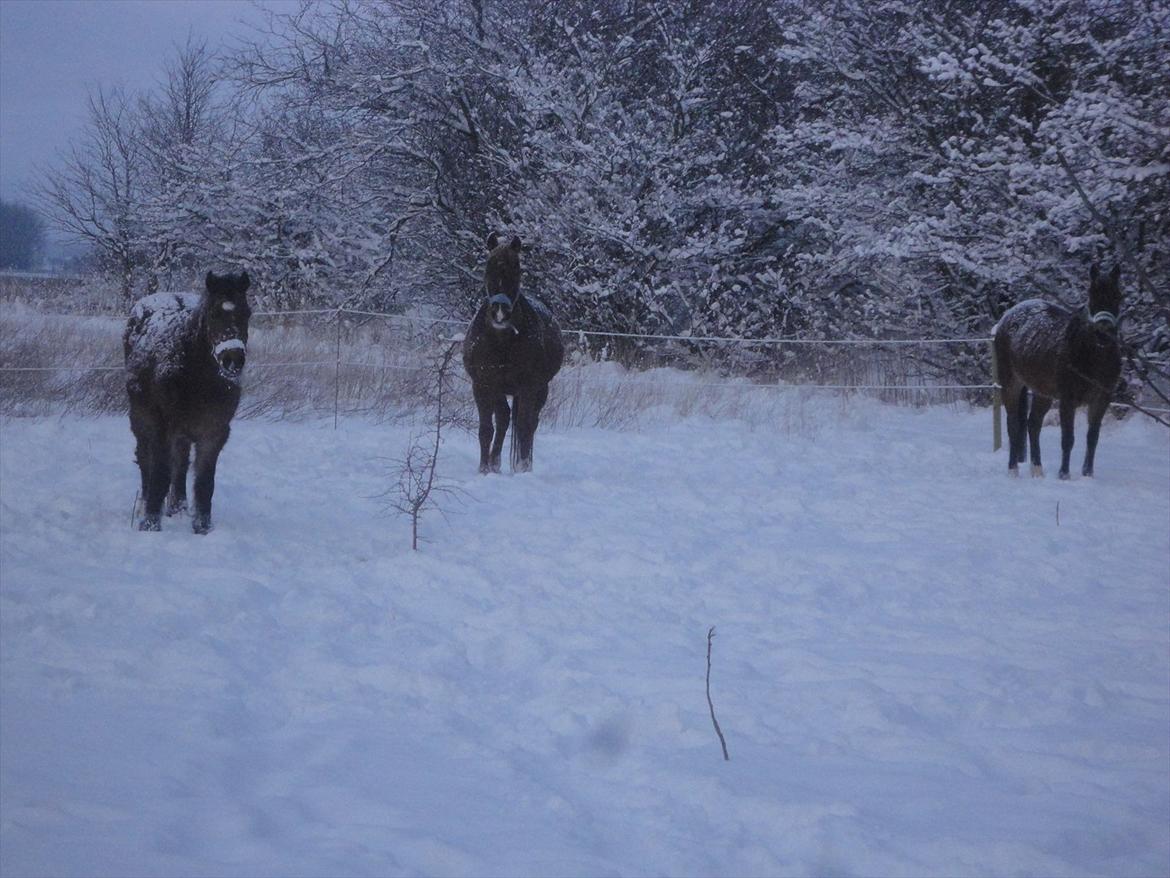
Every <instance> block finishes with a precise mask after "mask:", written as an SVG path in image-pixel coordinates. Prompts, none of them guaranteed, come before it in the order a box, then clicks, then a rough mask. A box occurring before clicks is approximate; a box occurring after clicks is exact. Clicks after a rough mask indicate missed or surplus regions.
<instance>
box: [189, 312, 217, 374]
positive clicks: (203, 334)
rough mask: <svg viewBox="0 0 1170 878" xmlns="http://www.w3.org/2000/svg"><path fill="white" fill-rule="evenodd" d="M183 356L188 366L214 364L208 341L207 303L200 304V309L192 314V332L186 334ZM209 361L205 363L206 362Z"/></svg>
mask: <svg viewBox="0 0 1170 878" xmlns="http://www.w3.org/2000/svg"><path fill="white" fill-rule="evenodd" d="M184 339H185V341H184V351H183V354H184V356H185V358H186V360H187V363H188V365H190V366H192V367H195V368H198V367H200V366H204V365H207V363H212V364H214V361H213V360H212V356H211V345H210V344H209V343H208V341H207V303H206V301H203V302H200V303H199V307H198V308H196V309H195V310H194V311H192V312H191V331H190V332H187V333H185V334H184ZM205 360H206V361H207V363H205V362H204V361H205Z"/></svg>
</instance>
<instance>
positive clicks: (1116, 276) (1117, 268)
mask: <svg viewBox="0 0 1170 878" xmlns="http://www.w3.org/2000/svg"><path fill="white" fill-rule="evenodd" d="M1109 280H1111V281H1113V283H1117V282H1118V281H1119V280H1121V265H1120V264H1116V265H1114V266H1113V271H1111V272H1109Z"/></svg>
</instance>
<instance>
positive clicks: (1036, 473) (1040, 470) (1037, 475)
mask: <svg viewBox="0 0 1170 878" xmlns="http://www.w3.org/2000/svg"><path fill="white" fill-rule="evenodd" d="M1032 478H1034V479H1042V478H1044V467H1042V466H1041V465H1040V464H1038V463H1034V464H1032Z"/></svg>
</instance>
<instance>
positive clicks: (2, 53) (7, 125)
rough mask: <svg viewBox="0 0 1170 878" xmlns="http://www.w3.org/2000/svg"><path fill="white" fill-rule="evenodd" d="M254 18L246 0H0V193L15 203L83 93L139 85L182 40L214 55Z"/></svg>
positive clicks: (63, 143) (72, 120) (57, 149)
mask: <svg viewBox="0 0 1170 878" xmlns="http://www.w3.org/2000/svg"><path fill="white" fill-rule="evenodd" d="M263 5H265V6H270V7H271V6H276V7H281V6H283V7H295V5H296V0H264V3H263ZM262 17H263V16H262V13H261V10H260V9H259V8H258V7H257V5H256V4H253V3H250V2H245V0H0V195H2V196H3V197H4V198H6V199H10V198H16V199H20V200H24V197H23V193H22V190H23V187H25V186H26V185H28V184H29V183H30V182H31V181H32V179H33V178H34V177H35V175H36V166H37V165H38V164H45V163H48V162H51V161H52V160H53V158H54V156H56V155H58V154H59V153H61V152H63V151H64V150H65V149H66V148H67V147H68V144H69V141H70V139H71V138H73V137H75V136H76V134H77V132H78V129H79V128H80V126H81V124H82V123H83V121H84V118H85V100H86V94H87V90H88V89H90V88H93V87H95V86H98V85H102V86H112V85H121V86H124V87H126V88H127V89H129V90H131V91H134V90H138V89H142V88H147V87H149V86H150V85H151V84H153V83H154V82H156V81H158V79H159V76H160V73H161V70H162V66H163V63H164V61H165V59H166V57H167V55H168V53H169V52H170V51H171V50H172V48H173V47H174V46H175V44H178V43H183V42H184V41H185V40H186V39H187V35H188V33H191V34H193V35H194V36H195V37H196V38H204V39H206V40H207V43H208V45H209V46H210V47H212V48H218V47H220V46H222V45H224V44H225V42H229V43H230V42H231V41H232V38H233V37H234V36H235V35H238V34H242V33H245V32H247V30H248V29H247V23H249V22H252V23H255V22H259V21H261V20H262Z"/></svg>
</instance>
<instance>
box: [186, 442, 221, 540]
mask: <svg viewBox="0 0 1170 878" xmlns="http://www.w3.org/2000/svg"><path fill="white" fill-rule="evenodd" d="M228 432H229V428H228V427H226V426H225V427H224V428H223V430H222V431H218V432H215V433H213V434H211V435H210V436H205V437H202V438H200V439H198V440H197V441H196V442H195V516H194V517H193V518H192V519H191V528H192V529H193V530H194V531H195V533H197V534H205V533H207V532H208V531H209V530H211V495H212V494H213V493H214V492H215V465H216V463H217V462H218V460H219V453H220V452H221V451H223V447H224V445H226V444H227V440H228Z"/></svg>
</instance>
